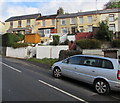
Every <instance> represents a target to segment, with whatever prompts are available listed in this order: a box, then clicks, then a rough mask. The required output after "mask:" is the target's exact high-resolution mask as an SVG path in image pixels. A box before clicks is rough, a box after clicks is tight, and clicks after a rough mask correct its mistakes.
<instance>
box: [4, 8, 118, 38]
mask: <svg viewBox="0 0 120 103" xmlns="http://www.w3.org/2000/svg"><path fill="white" fill-rule="evenodd" d="M103 20H108V26H109V29H110V30H112V31H113V32H114V35H115V37H116V38H118V37H119V36H120V8H116V9H105V10H95V11H87V12H78V13H70V14H59V12H57V13H56V14H52V15H46V16H42V15H41V14H40V13H39V14H31V15H23V16H16V17H10V18H9V19H7V20H6V21H5V30H6V31H7V32H20V33H22V34H30V33H38V34H39V35H40V36H41V37H43V38H45V39H46V40H47V38H49V37H50V35H51V34H54V33H59V34H61V35H62V34H66V33H67V34H75V33H76V32H93V29H94V28H96V27H98V26H99V22H101V21H103Z"/></svg>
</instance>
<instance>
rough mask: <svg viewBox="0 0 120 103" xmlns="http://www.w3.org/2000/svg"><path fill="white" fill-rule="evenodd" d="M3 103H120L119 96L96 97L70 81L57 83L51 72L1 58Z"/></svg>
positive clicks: (24, 62)
mask: <svg viewBox="0 0 120 103" xmlns="http://www.w3.org/2000/svg"><path fill="white" fill-rule="evenodd" d="M0 63H1V64H2V101H3V102H4V101H42V103H43V101H49V102H50V101H51V102H56V101H60V102H65V101H66V102H70V101H71V103H72V102H83V103H89V102H97V101H101V102H106V101H107V102H116V103H117V102H118V103H119V101H120V92H111V93H110V95H99V94H97V93H95V91H94V89H93V87H92V86H90V85H88V84H85V83H83V82H79V81H76V80H73V79H70V78H67V77H62V78H61V79H56V78H54V77H53V76H52V71H51V70H50V68H45V67H43V66H41V65H39V64H34V63H33V62H28V61H25V60H20V59H13V58H5V57H3V58H2V62H0Z"/></svg>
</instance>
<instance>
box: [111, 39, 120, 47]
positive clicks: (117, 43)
mask: <svg viewBox="0 0 120 103" xmlns="http://www.w3.org/2000/svg"><path fill="white" fill-rule="evenodd" d="M112 47H113V48H120V39H116V40H113V41H112Z"/></svg>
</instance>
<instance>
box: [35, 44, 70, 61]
mask: <svg viewBox="0 0 120 103" xmlns="http://www.w3.org/2000/svg"><path fill="white" fill-rule="evenodd" d="M67 49H68V46H38V47H37V49H36V58H37V59H43V58H59V52H60V51H61V50H67Z"/></svg>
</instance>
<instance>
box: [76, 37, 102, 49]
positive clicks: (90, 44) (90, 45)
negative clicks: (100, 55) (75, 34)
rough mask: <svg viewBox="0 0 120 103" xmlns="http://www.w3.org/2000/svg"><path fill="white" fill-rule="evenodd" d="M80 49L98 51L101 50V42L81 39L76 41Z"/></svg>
mask: <svg viewBox="0 0 120 103" xmlns="http://www.w3.org/2000/svg"><path fill="white" fill-rule="evenodd" d="M76 45H78V46H79V47H80V48H81V49H98V48H101V42H100V41H99V40H96V39H81V40H77V41H76Z"/></svg>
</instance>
